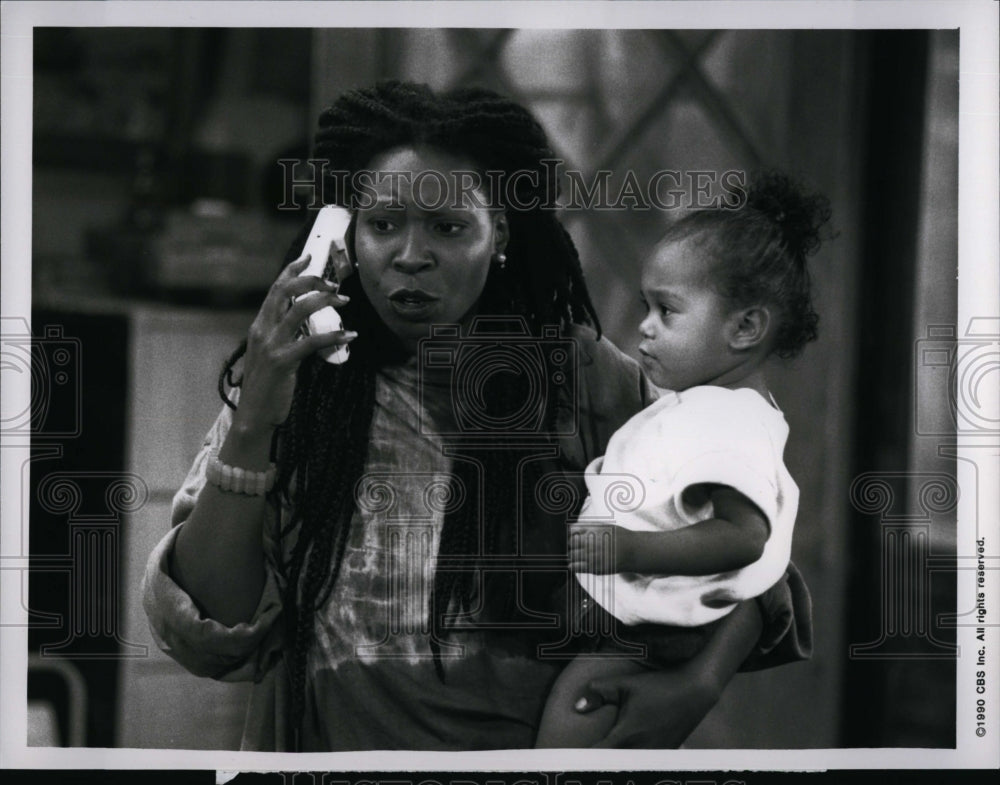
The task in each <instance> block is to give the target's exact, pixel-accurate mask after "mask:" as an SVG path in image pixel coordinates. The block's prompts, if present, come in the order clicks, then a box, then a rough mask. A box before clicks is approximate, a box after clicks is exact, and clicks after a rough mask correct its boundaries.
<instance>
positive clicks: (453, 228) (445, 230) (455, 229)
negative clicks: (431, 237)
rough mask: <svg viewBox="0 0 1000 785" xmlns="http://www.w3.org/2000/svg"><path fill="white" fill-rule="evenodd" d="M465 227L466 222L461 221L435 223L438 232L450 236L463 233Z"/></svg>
mask: <svg viewBox="0 0 1000 785" xmlns="http://www.w3.org/2000/svg"><path fill="white" fill-rule="evenodd" d="M464 228H465V224H462V223H459V222H458V221H438V222H437V223H436V224H434V230H435V231H436V232H437V233H438V234H443V235H446V236H449V237H451V236H454V235H456V234H461V232H462V230H463V229H464Z"/></svg>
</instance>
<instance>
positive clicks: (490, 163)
mask: <svg viewBox="0 0 1000 785" xmlns="http://www.w3.org/2000/svg"><path fill="white" fill-rule="evenodd" d="M416 145H426V146H429V147H431V148H436V149H438V150H441V151H445V152H447V153H449V154H451V155H455V156H458V157H461V158H465V159H467V160H469V161H470V162H471V163H473V164H474V165H475V166H476V167H477V168H478V169H479V171H482V172H489V171H493V172H497V171H500V172H506V173H510V172H514V171H527V172H529V173H533V176H531V177H519V178H516V180H512V181H511V182H512V189H513V190H512V191H511V192H509V193H506V194H504V193H499V194H494V197H495V200H496V201H495V206H497V207H500V208H505V209H506V210H507V212H506V215H507V220H508V225H509V231H510V238H509V241H508V244H507V247H506V255H507V262H506V265H505V269H502V270H501V269H498V268H497V267H496V266H494V265H491V269H490V272H489V274H488V276H487V280H486V283H485V286H484V290H483V292H482V295H481V297H480V300H479V312H480V313H483V314H491V315H497V314H499V315H505V316H515V317H520V318H521V319H523V320H524V322H525V323H526V324H527V325H528V329H529V332H530V333H531V335H533V336H541V335H542V328H543V327H544V326H557V327H560V328H567V327H569V326H570V325H571V324H574V323H576V324H590V325H592V326H593V327H594V328H595V329H596V330H597V331H598V333H600V325H599V322H598V318H597V314H596V312H595V309H594V307H593V304H592V302H591V300H590V296H589V294H588V292H587V288H586V285H585V283H584V278H583V271H582V268H581V264H580V258H579V255H578V253H577V250H576V247H575V245H574V244H573V240H572V238H571V237H570V235H569V234H568V232H567V231H566V230H565V228H564V227H563V226H562V224H561V223H560V221H559V220H558V218H557V216H556V214H555V212H554V210H552V209H547V208H551V207H552V206H553V200H554V195H555V193H556V189H557V184H556V183H555V174H554V170H553V169H552V168H551V167H547V166H546V165H545V163H544V162H545V161H550V162H551V161H552V160H553V159H554V158H555V154H554V152H553V151H552V149H551V147H550V146H549V144H548V141H547V139H546V135H545V132H544V130H543V129H542V127H541V126H540V125H539V124H538V122H537V121H536V120H535V119H534V118H533V117H532V116H531V114H530V113H529V112H528V111H527V110H526V109H525V108H524V107H522V106H520V105H519V104H517V103H516V102H514V101H512V100H510V99H508V98H505V97H503V96H501V95H498V94H497V93H494V92H491V91H488V90H483V89H462V90H457V91H454V92H451V93H447V94H441V95H439V94H436V93H434V92H432V91H431V90H430V89H429V88H428V87H426V86H425V85H418V84H410V83H403V82H395V81H392V82H382V83H379V84H377V85H375V86H374V87H370V88H366V89H360V90H353V91H350V92H348V93H346V94H344V95H342V96H341V97H340V98H338V99H337V100H336V101H335V102H334V103H333V105H332V106H331V107H330V108H328V109H327V110H326V111H324V112H323V114H322V115H321V117H320V130H319V132H318V134H317V136H316V150H315V158H317V159H321V160H324V161H329V162H330V164H331V167H330V170H327V171H326V173H325V177H326V178H327V181H326V182H325V183H324V185H326V186H332V187H333V189H334V190H333V199H332V201H335V202H336V203H338V204H341V205H343V206H350V205H351V200H352V198H353V197H354V196H356V193H355V192H354V191H353V190H352V189H353V179H352V177H351V175H353V174H354V173H356V172H359V171H362V170H363V169H364V168H365V167H366V166H367V165H369V164H370V162H371V161H372V160H373V159H374V158H375V156H376V155H378V154H380V153H382V152H384V151H387V150H390V149H393V148H396V147H400V146H416ZM325 193H327V194H329V191H328V190H327V191H325ZM532 204H534V205H535V206H534V207H533V208H532V209H510V208H512V206H514V205H518V206H520V205H532ZM308 230H309V227H308V226H306V227H304V228H303V231H302V232H301V233H300V235H299V237H298V238H297V240H296V241H295V243H293V245H292V248H291V249H290V250H289V253H288V254H287V256H286V259H285V264H286V265H287V264H288V263H289V262H291V261H292V260H293V259H295V258H297V256H298V255H299V253H300V252H301V249H302V246H303V245H304V242H305V238H306V236H307V234H308ZM353 230H354V224H353V222H352V226H351V229H349V230H348V237H347V241H348V248H349V251H351V250H352V245H353ZM341 291H342V292H343V293H344V294H347V295H348V296H349V297H350V298H351V302H350V303H349V304H348V305H346V306H344V307H343V308H342V309H341V312H342V313H343V317H344V323H345V324H347V325H350V326H351V328H352V329H353V330H356V331H357V333H358V338H357V339H356V340H355V341H354V342H353V343H352V345H351V359H350V361H349V362H347V363H345V364H343V365H332V364H329V363H326V362H324V361H323V360H321V359H319V358H316V357H310V358H308V359H306V360H305V361H303V362H302V364H301V366H300V368H299V370H298V377H297V383H296V388H295V393H294V398H293V402H292V406H291V409H290V413H289V416H288V419H287V421H286V422H285V423H284V424H283V425H282V426H281V428H279V429H278V431H277V432H276V434H275V446H274V457H275V460H276V462H277V465H278V478H277V482H276V483H275V489H274V491H273V492H272V500H271V501H272V503H275V504H278V503H282V504H287V505H288V506H289V507H290V509H291V511H292V512H291V516H290V521H289V525H288V526H287V527H286V529H285V531H284V532H283V536H287V535H291V534H292V533H293V532H294V533H295V534H296V535H297V536H296V538H295V541H294V546H293V547H292V549H291V554H290V557H289V560H288V563H287V564H286V565H285V569H286V574H287V588H286V596H285V598H284V602H285V615H286V620H287V625H288V628H287V634H288V641H289V643H290V661H289V662H290V669H289V670H290V676H291V682H292V684H291V686H292V696H293V707H292V711H293V722H294V727H298V726H299V724H300V723H301V717H302V712H303V703H304V694H305V671H306V655H307V651H308V649H309V647H310V645H311V643H312V639H313V623H314V615H315V613H316V612H317V610H318V609H320V608H321V607H322V605H323V604H324V602H326V600H327V599H328V597H329V595H330V592H331V591H332V589H333V586H334V583H335V581H336V579H337V575H338V572H339V569H340V563H341V560H342V557H343V554H344V550H345V546H346V544H347V540H348V534H349V528H350V523H351V519H352V516H353V514H354V511H355V498H354V489H355V486H356V484H357V482H358V481H359V479H361V476H362V473H363V471H364V466H365V461H366V457H367V456H366V450H367V445H368V441H369V430H370V428H371V423H372V415H373V411H374V406H375V374H376V372H377V370H378V368H379V367H380V366H381V365H383V364H385V363H387V362H392V361H395V360H399V359H400V358H402V357H403V356H405V354H404V351H403V349H402V348H401V347H400V345H399V342H398V341H397V340H396V339H395V336H394V335H393V334H392V333H391V332H390V331H389V330H388V328H387V327H386V326H385V325H384V324H383V323H382V322H381V320H380V319H379V318H378V316H377V315H376V313H375V310H374V308H373V306H372V304H371V302H370V301H369V299H368V297H367V296H366V294H365V292H364V290H363V289H362V287H361V284H360V281H359V276H357V275H354V276H350V277H349V278H347V279H346V280H345V281H344V282H343V285H342V287H341ZM245 348H246V346H245V343H244V344H243V345H242V346H241V347H240V348H239V349H237V351H236V352H234V353H233V355H232V356H231V357H230V358H229V360H228V361H227V363H226V366H225V368H224V369H223V372H222V375H221V377H220V380H219V389H220V393H221V394H222V395H223V398H224V399H225V400H227V401H228V398H227V397H226V394H225V385H224V383H225V382H228V383H229V384H233V383H234V382H236V383H237V384H238V383H239V380H238V379H234V378H233V367H234V365H235V364H236V362H237V361H238V360H239V358H240V356H242V354H243V352H244V351H245ZM546 362H548V358H546ZM552 377H553V374H552V373H547V374H546V378H552ZM494 378H496V379H498V380H501V381H498V382H497V384H495V385H494V386H493V387H491V389H490V390H488V391H487V392H488V394H487V396H486V405H487V407H488V408H492V409H493V410H495V411H497V412H510V411H511V410H512V408H516V404H512V402H516V401H517V400H518V397H519V396H520V397H521V400H523V396H524V390H523V389H521V388H519V387H518V381H517V380H516V379H511V375H508V374H497V375H496V376H495V377H494ZM556 392H557V393H558V392H560V391H558V390H557V391H556ZM562 393H566V391H562ZM557 397H558V396H557V395H549V396H547V397H546V400H545V402H544V409H545V411H544V417H543V418H542V420H543V422H542V424H541V426H540V430H544V429H546V428H547V427H548V426H550V425H551V424H552V422H553V418H554V415H555V409H556V405H557ZM548 432H551V431H548ZM498 438H499V439H500V440H501V441H502V439H503V435H502V434H498ZM477 464H478V465H477ZM537 464H538V462H537V461H535V462H530V461H529V462H527V463H526V464H525V466H523V467H521V466H519V463H518V456H517V454H516V451H512V450H505V449H495V450H494V449H491V450H487V451H484V452H483V453H480V454H477V456H476V461H475V462H473V461H468V460H460V459H456V460H455V461H454V464H453V469H452V480H451V482H452V483H453V490H454V491H455V492H456V493H457V494H458V496H461V495H462V494H461V493H458V489H459V488H464V489H465V493H464V496H465V502H464V503H463V504H461V505H458V506H455V507H454V508H453V509H452V508H449V510H448V511H446V512H445V515H444V522H443V526H442V531H441V536H440V545H439V551H438V558H442V557H450V558H451V559H452V560H455V559H458V560H459V561H460V562H462V563H463V564H465V565H466V566H467V567H468V569H459V570H454V569H448V570H435V571H434V583H433V588H432V592H431V598H430V623H431V636H430V645H431V649H432V652H433V654H434V663H435V667H436V670H437V673H438V676H439V678H441V679H442V680H443V679H444V678H445V673H444V668H443V663H442V662H441V654H440V642H441V641H442V640H443V639H444V636H445V635H447V634H448V632H449V630H447V629H446V625H445V623H444V620H445V614H446V613H447V612H448V611H449V608H451V609H452V610H455V611H459V612H461V611H472V609H473V606H474V604H477V605H478V606H479V607H483V606H484V604H485V605H486V606H487V607H488V608H490V609H491V610H490V613H493V614H496V615H499V616H504V615H506V616H508V617H509V616H511V615H512V614H513V613H514V612H515V611H514V606H515V604H516V603H514V602H513V596H514V593H515V590H516V586H515V580H516V578H515V576H513V575H511V576H509V577H502V576H493V575H491V576H490V580H488V581H487V582H486V583H485V584H484V585H483V586H482V587H481V591H482V596H480V597H478V600H479V602H478V603H474V600H475V599H477V598H476V596H475V595H476V593H477V591H479V590H480V587H479V586H478V583H477V571H476V569H475V563H474V562H475V558H474V557H475V555H476V554H478V553H480V547H481V548H482V551H481V552H483V553H485V554H486V555H492V554H513V553H515V552H516V544H515V539H516V536H517V533H516V532H515V531H514V529H515V526H516V522H517V520H518V517H519V516H518V515H517V514H516V512H517V511H516V510H514V509H512V505H513V504H516V503H517V502H516V499H517V494H516V489H515V486H514V483H516V481H517V473H518V471H521V472H522V476H523V481H524V482H531V481H532V479H533V478H534V477H535V475H537V474H539V473H540V469H538V468H535V467H536V466H537ZM484 478H489V481H488V482H487V481H484ZM528 487H530V486H528ZM453 498H455V496H453ZM480 510H481V511H482V512H481V513H480ZM525 512H526V514H530V513H531V510H525ZM480 518H482V520H480ZM480 540H482V542H480ZM484 601H485V602H484Z"/></svg>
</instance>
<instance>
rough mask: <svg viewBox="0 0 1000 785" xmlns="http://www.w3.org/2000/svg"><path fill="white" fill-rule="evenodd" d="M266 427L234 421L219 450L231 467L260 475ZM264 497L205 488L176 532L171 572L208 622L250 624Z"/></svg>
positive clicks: (259, 575) (260, 578)
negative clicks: (211, 620)
mask: <svg viewBox="0 0 1000 785" xmlns="http://www.w3.org/2000/svg"><path fill="white" fill-rule="evenodd" d="M270 446H271V430H270V429H247V428H244V427H242V426H240V425H238V424H237V423H235V422H234V424H233V427H232V428H231V429H230V431H229V433H228V435H227V437H226V440H225V442H224V443H223V445H222V447H221V449H220V450H219V459H220V460H221V461H222V462H223V463H227V464H229V465H231V466H240V467H242V468H244V469H248V470H250V471H264V470H266V469H267V467H268V465H269V453H270ZM265 505H266V502H265V497H264V496H247V495H245V494H242V493H230V492H226V491H223V490H221V489H220V488H218V487H216V486H215V485H212V484H206V485H205V487H204V488H202V490H201V492H200V493H199V494H198V500H197V502H196V503H195V506H194V509H193V510H192V511H191V515H190V516H189V517H188V519H187V520H186V521H185V522H184V524H183V525H182V527H181V531H180V532H179V533H178V536H177V541H176V543H175V547H174V553H173V560H172V562H171V572H172V574H173V578H174V580H175V581H177V583H178V584H179V585H180V586H181V588H183V589H184V590H185V591H186V592H187V593H188V594H190V595H191V597H192V598H193V599H194V600H195V601H196V602H197V603H198V605H199V607H200V608H201V610H202V612H203V613H204V614H205V615H206V616H208V617H209V618H212V619H215V620H216V621H218V622H220V623H222V624H225V625H226V626H233V625H234V624H238V623H240V622H246V621H250V619H251V618H252V617H253V613H254V611H255V610H256V608H257V605H258V603H259V601H260V595H261V592H262V591H263V588H264V579H265V570H264V551H263V545H262V526H263V521H264V515H265Z"/></svg>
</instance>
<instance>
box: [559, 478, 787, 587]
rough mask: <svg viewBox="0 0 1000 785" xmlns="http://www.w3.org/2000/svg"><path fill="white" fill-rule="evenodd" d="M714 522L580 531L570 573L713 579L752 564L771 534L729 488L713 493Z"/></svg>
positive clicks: (573, 535)
mask: <svg viewBox="0 0 1000 785" xmlns="http://www.w3.org/2000/svg"><path fill="white" fill-rule="evenodd" d="M708 495H709V498H710V499H711V501H712V505H713V508H714V512H715V517H714V518H709V519H708V520H704V521H699V522H698V523H696V524H693V525H691V526H685V527H684V528H681V529H674V530H672V531H654V532H643V531H631V530H629V529H624V528H621V527H612V526H587V525H578V526H574V527H573V528H572V529H571V530H570V541H569V560H570V569H572V570H573V571H575V572H586V573H591V574H594V575H601V574H607V573H616V572H639V573H645V574H649V575H714V574H715V573H719V572H728V571H730V570H737V569H739V568H740V567H745V566H747V565H748V564H753V562H755V561H757V560H758V559H759V558H760V557H761V554H763V552H764V545H765V543H766V542H767V538H768V535H769V533H770V528H769V526H768V522H767V517H766V516H765V515H764V513H763V512H762V511H761V510H760V508H759V507H757V505H756V504H754V503H753V502H752V501H750V500H749V499H748V498H747V497H746V496H744V495H743V494H742V493H740V492H739V491H737V490H735V489H733V488H730V487H728V486H725V485H716V486H712V487H711V488H710V489H709V490H708Z"/></svg>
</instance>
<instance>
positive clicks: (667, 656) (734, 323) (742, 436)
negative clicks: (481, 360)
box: [536, 173, 830, 747]
mask: <svg viewBox="0 0 1000 785" xmlns="http://www.w3.org/2000/svg"><path fill="white" fill-rule="evenodd" d="M829 216H830V212H829V207H828V202H827V200H826V199H825V198H823V197H822V196H819V195H812V196H807V195H804V194H803V193H802V192H801V191H800V190H799V189H798V188H797V187H796V186H795V185H794V184H792V183H791V182H790V181H789V180H788V178H787V177H785V176H783V175H780V174H776V173H772V174H768V175H765V176H761V177H758V178H757V179H756V180H755V181H754V183H753V184H752V185H751V187H750V189H749V191H748V192H747V200H746V204H745V205H744V206H743V207H742V208H740V209H736V210H711V211H701V212H694V213H691V214H690V215H688V216H687V217H685V218H683V219H682V220H680V221H679V222H678V223H676V224H674V225H673V226H672V227H671V229H670V230H669V231H668V233H667V235H666V237H665V238H664V239H663V241H662V242H661V243H660V244H659V246H658V247H657V249H656V250H655V252H654V253H653V254H652V256H651V257H650V258H649V259H648V260H647V261H646V263H645V264H644V266H643V270H642V282H641V292H642V299H643V303H644V305H645V307H646V310H647V313H646V317H645V319H643V320H642V322H641V323H640V325H639V333H640V334H641V336H642V342H641V343H640V344H639V353H640V355H641V356H642V364H643V368H644V369H645V372H646V374H647V376H648V377H649V379H650V380H651V381H652V382H653V383H654V384H655V385H656V386H657V387H661V388H665V390H668V391H669V392H665V393H664V394H662V395H661V397H660V398H659V399H658V400H657V401H655V402H654V403H653V404H652V405H650V406H649V407H648V408H646V409H645V410H643V411H642V412H640V413H639V414H637V415H636V416H634V417H633V418H632V419H631V420H629V421H628V422H627V423H625V425H623V426H622V427H621V428H620V429H619V430H618V431H616V432H615V434H614V435H613V436H612V437H611V439H610V440H609V442H608V446H607V451H606V453H605V455H604V456H603V457H602V458H598V459H597V460H595V461H593V462H592V463H591V465H590V466H588V467H587V472H586V482H587V489H588V492H589V494H590V495H589V497H588V499H587V500H586V502H585V503H584V506H583V508H582V510H581V512H580V515H579V518H578V520H577V521H576V522H575V523H574V524H573V525H572V526H571V528H570V533H569V564H570V569H572V570H573V571H574V572H575V573H576V577H577V579H578V581H579V583H580V585H581V586H582V587H583V588H584V589H585V590H586V593H585V595H584V599H583V601H582V603H581V616H580V618H584V617H586V616H587V615H588V614H590V615H591V618H590V619H589V620H587V621H588V624H586V625H585V626H588V627H589V629H591V630H602V631H604V632H605V633H606V634H605V635H604V636H603V637H602V639H601V643H600V644H599V645H598V647H597V649H596V651H594V652H591V653H590V654H582V655H580V656H578V657H577V658H576V659H574V660H573V662H571V663H570V664H569V665H568V666H567V668H566V669H565V670H564V671H563V672H562V674H561V675H560V677H559V679H558V680H557V682H556V684H555V686H554V688H553V690H552V692H551V693H550V695H549V698H548V702H547V704H546V707H545V711H544V714H543V717H542V722H541V726H540V728H539V733H538V737H537V741H536V744H537V746H539V747H588V746H591V745H593V744H595V743H597V742H599V741H600V740H601V739H602V738H603V737H604V736H605V734H606V733H607V731H608V730H609V729H610V727H611V726H612V725H613V724H614V722H615V719H616V714H617V707H615V706H612V705H608V706H604V707H602V708H601V709H598V710H597V711H593V712H589V713H586V714H582V713H579V712H578V711H576V710H575V708H574V707H577V706H578V702H579V701H580V700H581V697H582V696H584V694H585V693H586V692H587V691H588V690H587V685H588V683H589V682H590V681H591V680H593V679H597V678H600V677H602V676H608V675H613V674H625V673H629V672H638V671H641V670H643V669H644V668H648V667H651V666H650V665H646V664H644V663H643V661H642V660H641V659H640V658H639V656H637V652H640V651H642V646H645V647H647V649H651V651H650V652H649V653H653V654H655V660H656V662H657V663H663V662H670V661H681V660H684V659H686V658H689V657H691V656H693V655H694V654H695V653H697V651H698V650H699V648H700V647H701V645H703V643H704V641H705V640H706V636H707V635H709V634H710V632H711V624H712V622H715V621H717V620H719V619H721V618H722V617H724V616H725V615H726V614H728V613H730V612H731V611H732V610H733V608H734V607H735V606H736V605H737V603H739V602H741V601H743V600H747V599H750V598H753V597H756V596H758V595H760V594H763V593H764V592H765V591H767V589H768V588H770V587H771V586H772V585H773V584H775V583H776V582H777V581H778V580H779V579H780V578H781V577H782V575H783V574H784V572H785V569H786V567H787V565H788V561H789V554H790V551H791V545H792V528H793V525H794V522H795V514H796V510H797V507H798V496H799V492H798V488H797V487H796V485H795V483H794V481H793V480H792V477H791V475H790V474H789V472H788V470H787V469H786V468H785V465H784V463H783V462H782V452H783V450H784V447H785V442H786V440H787V437H788V425H787V424H786V422H785V418H784V416H783V415H782V413H781V410H780V409H778V407H777V404H776V403H775V402H774V398H773V397H772V396H771V394H770V392H768V388H767V383H766V380H765V375H764V366H765V362H766V361H767V360H768V358H769V357H771V356H772V355H777V356H778V357H781V358H788V357H792V356H794V355H795V354H797V353H798V352H799V351H800V350H801V349H802V347H803V346H804V345H805V344H806V343H807V342H809V341H812V340H814V339H815V338H816V324H817V321H818V317H817V315H816V313H815V311H814V310H813V307H812V299H811V295H810V282H809V275H808V272H807V270H806V257H807V256H808V255H809V254H811V253H812V252H814V251H815V250H816V248H817V247H818V245H819V229H820V227H821V226H822V224H823V223H825V222H826V221H827V220H828V219H829ZM622 483H626V485H625V486H624V487H625V488H626V489H627V493H625V494H624V495H622V494H621V493H620V491H621V489H622V487H623V486H622ZM616 488H617V491H616ZM623 501H630V502H631V503H629V504H623V503H621V502H623ZM615 502H619V503H618V504H616V503H615ZM607 614H610V617H609V616H608V615H607ZM607 633H610V634H607ZM636 644H641V646H637V645H636Z"/></svg>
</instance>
